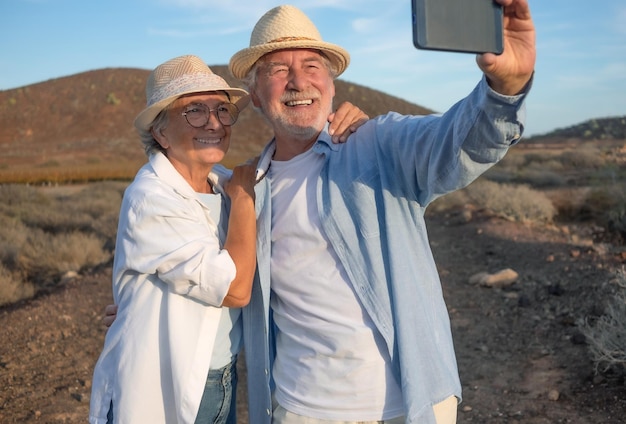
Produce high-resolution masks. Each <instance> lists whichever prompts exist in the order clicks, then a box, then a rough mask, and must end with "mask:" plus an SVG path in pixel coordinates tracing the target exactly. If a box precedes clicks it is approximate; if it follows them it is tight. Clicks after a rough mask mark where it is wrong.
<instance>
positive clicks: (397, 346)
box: [243, 78, 525, 424]
mask: <svg viewBox="0 0 626 424" xmlns="http://www.w3.org/2000/svg"><path fill="white" fill-rule="evenodd" d="M524 97H525V94H523V95H519V96H502V95H499V94H498V93H496V92H494V91H493V90H491V89H490V88H489V86H488V85H487V83H486V81H485V79H484V78H483V80H482V81H481V82H480V83H479V84H478V86H477V87H476V88H475V89H474V90H473V92H472V93H471V94H470V95H469V96H468V97H467V98H465V99H463V100H462V101H460V102H459V103H457V104H456V105H454V106H453V107H452V108H451V109H450V110H449V111H448V112H446V113H445V114H443V115H440V116H439V115H429V116H404V115H399V114H397V113H389V114H387V115H383V116H379V117H377V118H375V119H372V120H370V121H368V122H367V123H366V124H365V125H363V126H362V127H360V128H359V129H358V131H357V132H356V133H355V134H353V135H352V136H351V139H350V141H349V142H348V143H346V144H333V143H332V142H331V140H330V136H329V135H328V133H327V131H326V130H325V131H323V132H322V133H321V134H320V137H319V139H318V141H317V143H316V144H315V145H314V146H313V149H315V150H316V151H317V152H318V153H321V154H323V155H324V156H325V161H326V163H325V165H324V167H323V168H322V171H321V174H320V176H319V180H318V184H317V187H318V189H317V199H316V200H317V209H318V212H319V216H320V221H321V224H322V227H323V230H324V232H325V234H326V236H327V237H328V239H329V242H330V243H331V244H332V247H333V249H334V250H335V252H336V253H337V255H338V256H339V259H340V261H341V262H342V264H343V266H344V268H345V270H346V271H347V273H348V277H349V280H350V282H351V283H352V285H353V287H354V289H355V292H356V293H357V295H358V297H359V300H360V301H361V303H362V304H363V306H364V308H365V309H366V311H367V313H368V315H369V316H370V317H371V319H372V320H373V321H374V323H375V325H376V328H377V330H378V331H379V332H380V334H381V335H382V336H383V338H384V340H385V342H386V347H387V350H388V352H389V355H390V357H391V361H392V368H393V370H394V373H395V377H396V379H397V381H398V382H399V383H400V386H401V387H402V388H403V397H404V405H405V413H406V422H407V423H417V422H419V423H429V424H430V423H432V424H434V423H435V418H434V415H433V411H432V405H433V404H435V403H438V402H440V401H442V400H444V399H446V398H448V397H449V396H451V395H454V396H457V397H458V398H461V384H460V381H459V376H458V370H457V364H456V357H455V352H454V346H453V342H452V335H451V329H450V321H449V317H448V312H447V309H446V305H445V303H444V299H443V295H442V289H441V283H440V280H439V276H438V274H437V268H436V266H435V262H434V259H433V256H432V253H431V250H430V246H429V242H428V235H427V233H426V226H425V222H424V213H425V209H426V207H427V206H428V205H429V204H430V203H431V202H432V201H433V200H435V199H436V198H437V197H439V196H442V195H444V194H446V193H449V192H452V191H455V190H458V189H461V188H463V187H465V186H466V185H468V184H469V183H471V182H472V181H473V180H475V179H476V178H477V177H478V176H480V175H481V174H482V173H483V172H485V171H486V170H487V169H488V168H489V167H491V166H493V165H494V164H495V163H497V162H498V161H499V160H500V159H502V157H503V156H504V155H505V153H506V152H507V150H508V148H509V147H510V146H511V145H512V144H514V143H515V142H517V141H518V140H519V138H520V137H521V134H522V131H523V121H524V119H525V116H524V106H523V99H524ZM274 149H275V146H274V142H271V143H270V144H269V145H268V146H267V147H266V148H265V150H264V151H263V153H262V155H261V160H260V161H259V168H260V170H259V172H260V174H263V173H264V172H266V171H267V169H265V167H266V166H267V164H268V163H269V161H270V159H271V155H272V154H273V152H274ZM271 206H272V204H271V198H270V190H269V181H268V179H263V180H262V181H261V182H260V183H259V184H257V187H256V208H257V214H258V224H257V229H258V238H257V255H258V273H257V275H256V280H255V283H254V286H253V292H252V300H251V302H250V304H249V305H248V306H247V307H246V308H244V310H243V319H244V321H243V325H244V346H245V350H246V362H247V369H248V386H249V406H250V422H251V423H252V424H256V423H269V422H270V420H271V392H270V390H271V386H272V384H273V382H272V380H271V366H272V361H273V358H274V351H273V349H274V345H273V344H274V343H273V335H272V333H273V332H274V331H276V329H275V326H274V325H273V324H272V318H271V310H270V302H269V297H270V272H269V271H270V270H269V264H270V257H269V255H270V254H271V250H270V246H271V245H270V241H271V238H270V233H271V215H272V214H271ZM329 295H331V294H329ZM392 305H393V307H392ZM355 390H356V388H355Z"/></svg>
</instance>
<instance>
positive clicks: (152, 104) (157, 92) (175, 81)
mask: <svg viewBox="0 0 626 424" xmlns="http://www.w3.org/2000/svg"><path fill="white" fill-rule="evenodd" d="M206 91H224V92H226V93H227V94H228V96H229V98H230V101H231V103H234V104H235V105H237V107H238V108H239V110H240V111H241V110H243V109H244V108H245V107H246V106H247V105H248V103H249V102H250V96H249V95H248V92H247V91H245V90H242V89H240V88H232V87H231V86H229V85H228V83H227V82H226V81H224V79H223V78H222V77H220V76H219V75H217V74H214V73H213V71H211V68H209V67H208V66H207V65H206V63H204V61H203V60H202V59H200V58H199V57H197V56H192V55H187V56H180V57H176V58H174V59H171V60H168V61H167V62H165V63H162V64H161V65H159V66H157V67H156V68H155V69H154V71H152V72H151V73H150V76H149V77H148V82H147V83H146V108H145V109H144V110H142V111H141V113H139V115H137V117H136V118H135V128H137V129H139V130H144V131H147V130H149V129H150V126H151V124H152V121H154V118H156V117H157V115H158V114H159V113H160V112H161V111H162V110H163V109H165V108H166V107H167V106H168V105H169V104H170V103H172V102H173V101H174V100H176V99H177V98H179V97H180V96H183V95H185V94H193V93H204V92H206Z"/></svg>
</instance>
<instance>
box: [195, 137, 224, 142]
mask: <svg viewBox="0 0 626 424" xmlns="http://www.w3.org/2000/svg"><path fill="white" fill-rule="evenodd" d="M194 140H195V141H197V142H198V143H200V144H220V142H221V141H222V138H221V137H220V138H195V139H194Z"/></svg>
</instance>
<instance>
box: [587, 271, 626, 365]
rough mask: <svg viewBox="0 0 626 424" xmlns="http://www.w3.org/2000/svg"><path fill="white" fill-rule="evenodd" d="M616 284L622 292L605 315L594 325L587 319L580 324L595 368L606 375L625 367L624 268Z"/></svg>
mask: <svg viewBox="0 0 626 424" xmlns="http://www.w3.org/2000/svg"><path fill="white" fill-rule="evenodd" d="M616 281H617V283H618V285H619V288H620V290H619V292H618V293H617V295H615V296H614V297H613V298H612V299H611V301H610V303H609V305H608V308H607V312H606V314H604V315H602V316H601V317H600V318H598V319H597V320H596V321H595V322H591V321H590V320H589V319H586V320H585V321H584V322H582V323H581V324H580V329H581V331H582V333H583V334H584V335H585V337H586V338H587V342H588V344H589V350H590V352H591V356H592V358H593V361H594V363H595V364H596V369H597V370H600V371H603V372H604V371H608V370H610V369H613V368H615V367H617V368H619V369H620V370H621V371H624V368H626V272H625V271H624V269H621V270H619V271H618V273H617V278H616Z"/></svg>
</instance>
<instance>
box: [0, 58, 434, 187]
mask: <svg viewBox="0 0 626 424" xmlns="http://www.w3.org/2000/svg"><path fill="white" fill-rule="evenodd" d="M211 69H212V70H213V71H214V72H215V73H216V74H218V75H221V76H222V77H223V78H224V79H226V80H227V81H228V82H229V84H231V85H233V86H238V85H239V84H238V82H237V81H236V80H234V79H233V78H232V77H231V76H230V73H229V71H228V68H227V67H226V66H225V65H211ZM148 74H149V71H148V70H142V69H132V68H107V69H99V70H94V71H88V72H83V73H79V74H75V75H71V76H68V77H62V78H56V79H52V80H48V81H45V82H41V83H37V84H32V85H29V86H25V87H20V88H16V89H11V90H5V91H0V149H2V155H1V156H0V181H6V180H7V178H8V179H11V178H13V177H11V176H12V175H16V176H19V175H24V173H29V172H31V173H32V172H35V171H36V172H37V173H39V174H41V175H43V177H46V175H48V174H49V175H50V178H51V179H53V180H54V178H63V177H62V176H60V175H61V174H63V173H64V172H68V171H70V170H72V169H74V170H76V169H77V168H79V167H82V168H84V169H86V168H90V169H92V170H94V169H96V168H99V169H100V171H99V172H100V175H103V176H106V175H105V174H107V173H108V174H110V175H111V176H114V175H116V174H115V172H116V171H115V169H118V168H119V169H128V168H131V169H132V173H131V174H130V175H127V176H126V177H132V176H133V175H134V172H135V171H136V169H137V167H138V166H139V165H141V164H142V163H144V162H145V161H146V157H145V154H144V152H143V149H142V147H141V145H140V142H139V139H138V136H137V134H136V132H135V129H134V128H133V125H132V122H133V120H134V118H135V116H136V115H137V113H139V111H141V110H142V108H143V107H144V105H145V82H146V79H147V77H148ZM343 101H350V102H352V103H354V104H356V105H358V106H359V107H360V108H361V109H363V110H364V111H365V112H366V113H367V114H369V115H370V116H376V115H379V114H382V113H386V112H388V111H390V110H393V111H397V112H399V113H403V114H427V113H431V112H432V111H431V110H429V109H427V108H424V107H421V106H418V105H415V104H412V103H409V102H407V101H404V100H402V99H399V98H396V97H393V96H389V95H387V94H384V93H382V92H380V91H377V90H372V89H369V88H367V87H363V86H360V85H358V84H352V83H348V82H345V81H342V80H338V81H336V96H335V104H336V105H339V104H340V102H343ZM270 137H271V131H270V129H269V126H268V125H267V123H266V122H265V120H264V118H262V117H261V115H260V114H259V113H257V112H256V111H255V110H254V109H253V108H252V107H248V108H246V109H245V110H244V111H243V112H242V113H241V115H240V118H239V121H238V122H237V124H236V125H235V127H234V128H233V138H232V143H231V149H230V151H229V154H228V156H227V159H226V164H227V165H232V164H236V163H240V162H242V161H244V160H246V159H248V158H250V157H252V156H254V155H256V154H258V152H260V150H261V148H262V146H263V145H265V143H266V142H267V141H268V140H269V138H270ZM114 171H115V172H114ZM119 172H121V173H122V174H123V173H124V172H126V173H128V171H119ZM75 173H76V172H75ZM15 179H16V180H20V178H18V177H15Z"/></svg>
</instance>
